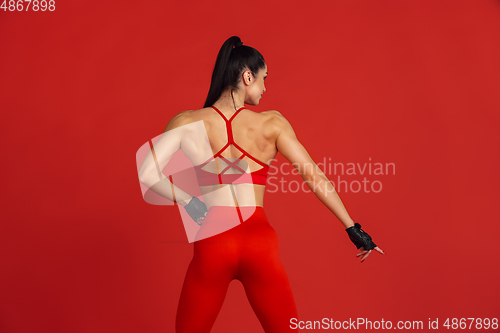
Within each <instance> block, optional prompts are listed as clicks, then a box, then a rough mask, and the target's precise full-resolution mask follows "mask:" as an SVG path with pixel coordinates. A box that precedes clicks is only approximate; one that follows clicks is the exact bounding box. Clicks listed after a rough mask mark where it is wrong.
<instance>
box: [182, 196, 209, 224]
mask: <svg viewBox="0 0 500 333" xmlns="http://www.w3.org/2000/svg"><path fill="white" fill-rule="evenodd" d="M184 209H186V212H187V213H188V214H189V216H191V218H192V219H193V220H194V221H195V222H196V223H197V224H198V225H201V223H199V222H198V219H199V218H200V217H205V213H207V212H208V210H207V206H206V205H205V203H204V202H203V201H201V200H200V199H198V198H197V197H192V198H191V200H190V201H189V203H188V204H187V205H185V206H184Z"/></svg>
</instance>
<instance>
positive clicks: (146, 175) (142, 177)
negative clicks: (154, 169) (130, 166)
mask: <svg viewBox="0 0 500 333" xmlns="http://www.w3.org/2000/svg"><path fill="white" fill-rule="evenodd" d="M151 179H152V173H151V171H149V170H140V171H139V182H141V183H142V184H144V185H145V186H148V187H149V185H151V184H152V182H151Z"/></svg>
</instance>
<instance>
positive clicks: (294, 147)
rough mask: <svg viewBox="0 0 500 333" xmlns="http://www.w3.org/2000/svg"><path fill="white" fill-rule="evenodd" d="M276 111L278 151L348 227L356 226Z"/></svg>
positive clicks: (287, 124)
mask: <svg viewBox="0 0 500 333" xmlns="http://www.w3.org/2000/svg"><path fill="white" fill-rule="evenodd" d="M274 112H275V114H276V119H275V121H276V123H277V124H278V127H279V129H280V133H279V134H278V137H277V138H276V147H277V149H278V151H279V152H280V153H281V155H283V157H285V158H286V159H287V160H288V161H289V162H290V163H291V164H292V165H293V166H294V167H295V169H297V171H298V172H299V174H300V176H301V177H302V179H303V180H304V181H305V182H306V184H307V186H309V188H310V189H311V191H313V193H314V194H315V195H316V197H317V198H318V199H319V200H320V201H321V202H322V203H323V204H324V205H325V206H326V207H327V208H328V209H329V210H330V211H331V212H332V213H333V214H334V215H335V216H336V217H337V218H338V219H339V220H340V222H341V223H342V224H343V225H344V227H345V228H346V229H347V228H349V227H352V226H354V221H353V220H352V219H351V217H350V216H349V213H348V212H347V210H346V208H345V207H344V204H343V203H342V200H340V197H339V195H338V194H337V191H336V190H335V188H334V187H333V185H332V184H331V182H330V180H329V179H328V178H327V177H326V176H325V174H324V173H323V171H321V169H320V168H319V167H318V166H317V165H316V163H315V162H314V161H313V159H312V158H311V156H309V153H308V152H307V150H306V149H305V148H304V146H302V144H301V143H300V142H299V140H298V139H297V136H296V135H295V132H294V130H293V128H292V126H291V125H290V123H289V122H288V120H287V119H286V118H285V117H284V116H283V115H282V114H281V113H279V112H278V111H274Z"/></svg>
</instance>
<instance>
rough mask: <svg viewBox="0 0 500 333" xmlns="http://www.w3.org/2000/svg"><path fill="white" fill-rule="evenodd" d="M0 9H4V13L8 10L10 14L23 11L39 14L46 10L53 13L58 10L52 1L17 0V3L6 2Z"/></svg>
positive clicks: (12, 0)
mask: <svg viewBox="0 0 500 333" xmlns="http://www.w3.org/2000/svg"><path fill="white" fill-rule="evenodd" d="M0 1H1V0H0ZM0 9H3V11H4V12H6V11H7V10H8V11H10V12H13V11H18V12H22V11H28V10H32V11H34V12H38V11H42V12H44V11H46V10H49V11H51V12H53V11H54V10H56V2H55V1H54V0H50V1H47V0H17V1H14V0H9V1H7V0H4V1H3V2H2V5H1V6H0Z"/></svg>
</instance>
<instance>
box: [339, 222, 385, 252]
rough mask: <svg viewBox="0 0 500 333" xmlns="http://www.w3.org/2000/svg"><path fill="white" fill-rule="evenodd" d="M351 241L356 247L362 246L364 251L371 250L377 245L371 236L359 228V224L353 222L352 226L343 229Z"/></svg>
mask: <svg viewBox="0 0 500 333" xmlns="http://www.w3.org/2000/svg"><path fill="white" fill-rule="evenodd" d="M345 231H347V234H348V235H349V238H350V239H351V241H352V242H353V243H354V245H356V248H358V249H359V248H360V247H362V246H363V247H364V249H365V251H369V250H372V249H374V248H376V247H377V245H375V243H374V242H372V238H371V237H370V235H368V234H367V233H366V232H364V230H362V229H361V224H359V223H355V224H354V226H352V227H349V228H347V229H345Z"/></svg>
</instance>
